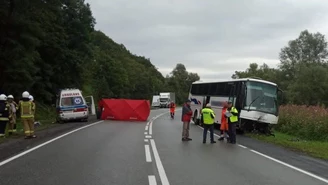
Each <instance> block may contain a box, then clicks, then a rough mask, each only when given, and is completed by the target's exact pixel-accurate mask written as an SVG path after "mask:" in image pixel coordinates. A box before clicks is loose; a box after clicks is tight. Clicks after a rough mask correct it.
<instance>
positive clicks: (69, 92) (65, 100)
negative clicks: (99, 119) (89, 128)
mask: <svg viewBox="0 0 328 185" xmlns="http://www.w3.org/2000/svg"><path fill="white" fill-rule="evenodd" d="M56 108H57V121H59V122H66V121H77V120H80V121H88V118H89V110H88V105H87V102H86V101H85V99H84V97H83V96H82V92H81V91H80V90H79V89H63V90H60V92H59V93H58V97H57V101H56Z"/></svg>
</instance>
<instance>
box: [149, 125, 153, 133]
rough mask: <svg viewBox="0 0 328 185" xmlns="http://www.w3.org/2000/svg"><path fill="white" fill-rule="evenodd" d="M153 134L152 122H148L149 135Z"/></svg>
mask: <svg viewBox="0 0 328 185" xmlns="http://www.w3.org/2000/svg"><path fill="white" fill-rule="evenodd" d="M152 134H153V122H150V123H149V135H152Z"/></svg>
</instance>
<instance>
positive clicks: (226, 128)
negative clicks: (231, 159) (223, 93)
mask: <svg viewBox="0 0 328 185" xmlns="http://www.w3.org/2000/svg"><path fill="white" fill-rule="evenodd" d="M227 108H228V102H224V103H223V108H222V112H221V126H220V130H221V135H220V138H219V139H218V140H219V141H223V140H224V138H226V139H227V141H228V131H229V126H228V120H227V117H226V116H225V113H226V112H227Z"/></svg>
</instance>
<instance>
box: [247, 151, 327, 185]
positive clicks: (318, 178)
mask: <svg viewBox="0 0 328 185" xmlns="http://www.w3.org/2000/svg"><path fill="white" fill-rule="evenodd" d="M250 151H251V152H254V153H256V154H258V155H260V156H262V157H265V158H267V159H270V160H272V161H274V162H276V163H279V164H282V165H284V166H287V167H289V168H291V169H293V170H296V171H298V172H301V173H303V174H305V175H308V176H310V177H313V178H315V179H317V180H320V181H322V182H325V183H328V179H325V178H322V177H319V176H317V175H314V174H313V173H310V172H307V171H305V170H302V169H300V168H297V167H295V166H292V165H290V164H287V163H285V162H282V161H280V160H278V159H275V158H273V157H270V156H267V155H265V154H262V153H260V152H258V151H255V150H250Z"/></svg>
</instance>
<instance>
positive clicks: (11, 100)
mask: <svg viewBox="0 0 328 185" xmlns="http://www.w3.org/2000/svg"><path fill="white" fill-rule="evenodd" d="M7 102H8V104H9V106H10V109H11V117H10V118H9V129H8V134H9V135H12V134H13V133H16V111H17V109H18V105H17V104H16V102H15V101H14V96H13V95H8V97H7Z"/></svg>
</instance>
